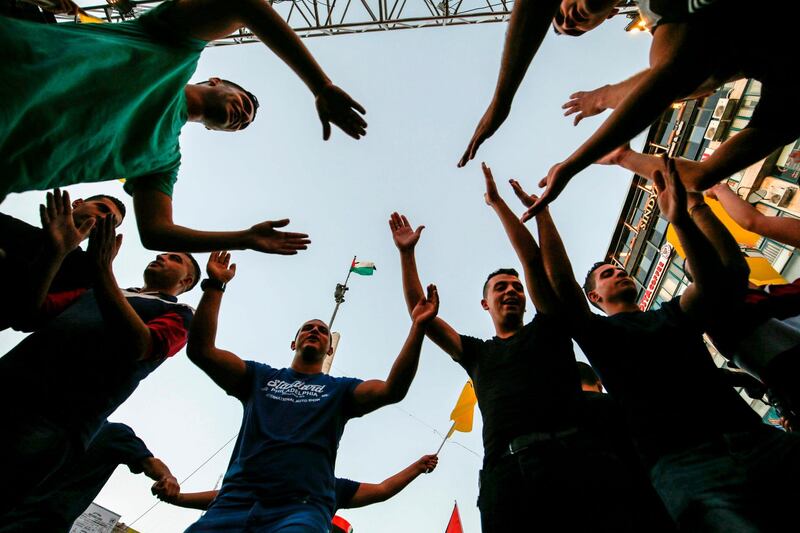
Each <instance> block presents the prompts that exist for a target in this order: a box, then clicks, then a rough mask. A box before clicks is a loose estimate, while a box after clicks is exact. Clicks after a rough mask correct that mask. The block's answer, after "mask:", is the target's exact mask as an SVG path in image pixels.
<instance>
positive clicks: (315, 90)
mask: <svg viewBox="0 0 800 533" xmlns="http://www.w3.org/2000/svg"><path fill="white" fill-rule="evenodd" d="M332 85H333V82H332V81H331V79H330V78H329V77H328V76H326V75H325V73H323V72H320V73H319V75H318V76H317V77H316V79H315V80H313V81H311V82H310V83H309V85H308V87H309V89H311V93H312V94H313V95H314V98H316V97H318V96H319V95H320V93H321V92H322V91H324V90H325V89H327V88H328V87H330V86H332Z"/></svg>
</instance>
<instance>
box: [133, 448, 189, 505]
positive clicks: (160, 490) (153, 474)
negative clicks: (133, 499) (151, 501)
mask: <svg viewBox="0 0 800 533" xmlns="http://www.w3.org/2000/svg"><path fill="white" fill-rule="evenodd" d="M141 466H142V472H143V473H144V475H146V476H147V477H149V478H150V479H152V480H154V481H155V483H153V486H152V488H151V489H150V491H151V492H152V493H153V495H155V496H157V497H158V498H159V499H160V500H164V501H169V500H170V499H173V498H175V497H176V496H177V495H178V494H179V493H180V491H181V486H180V485H179V484H178V480H177V479H175V476H173V475H172V472H170V470H169V467H168V466H167V465H165V464H164V462H163V461H161V459H157V458H155V457H148V458H147V459H144V460H143V461H142V465H141Z"/></svg>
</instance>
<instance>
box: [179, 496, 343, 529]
mask: <svg viewBox="0 0 800 533" xmlns="http://www.w3.org/2000/svg"><path fill="white" fill-rule="evenodd" d="M330 527H331V516H329V515H328V513H327V512H326V511H325V510H323V509H322V508H321V507H319V506H317V505H314V504H311V503H292V504H289V505H282V506H280V507H264V506H263V505H261V504H260V503H258V502H256V503H255V504H253V505H252V506H251V507H214V506H212V507H211V509H209V510H208V512H207V513H206V514H204V515H203V516H202V517H201V518H200V520H198V521H197V522H195V523H194V524H192V525H191V526H189V528H188V529H187V530H186V533H211V532H219V533H222V532H226V533H235V532H243V533H329V531H330Z"/></svg>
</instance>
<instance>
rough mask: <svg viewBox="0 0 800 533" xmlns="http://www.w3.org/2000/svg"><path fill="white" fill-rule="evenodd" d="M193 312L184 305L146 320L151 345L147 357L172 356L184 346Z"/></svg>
mask: <svg viewBox="0 0 800 533" xmlns="http://www.w3.org/2000/svg"><path fill="white" fill-rule="evenodd" d="M192 316H193V313H192V312H191V311H190V310H189V308H187V307H185V306H178V309H176V310H172V311H169V312H167V313H164V314H163V315H159V316H158V317H156V318H154V319H152V320H150V321H149V322H147V327H148V329H150V338H151V339H152V340H153V345H152V348H151V350H150V355H149V357H148V359H163V358H166V357H172V356H173V355H175V354H176V353H178V352H179V351H180V350H181V348H183V347H184V346H186V341H187V339H188V338H189V324H190V323H191V321H192Z"/></svg>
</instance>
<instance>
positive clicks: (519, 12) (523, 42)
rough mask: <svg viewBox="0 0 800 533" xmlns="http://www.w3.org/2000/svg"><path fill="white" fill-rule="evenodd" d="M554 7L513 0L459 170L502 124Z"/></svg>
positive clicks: (547, 0) (552, 2)
mask: <svg viewBox="0 0 800 533" xmlns="http://www.w3.org/2000/svg"><path fill="white" fill-rule="evenodd" d="M558 4H559V0H517V1H516V2H515V3H514V9H513V10H512V12H511V20H510V21H509V22H508V30H507V31H506V41H505V45H504V46H503V57H502V59H501V62H500V74H499V75H498V77H497V86H496V88H495V90H494V97H493V98H492V102H491V103H490V104H489V108H488V109H487V110H486V112H485V113H484V115H483V118H481V120H480V122H478V126H477V128H475V133H474V134H473V135H472V139H471V140H470V142H469V145H468V146H467V150H466V151H465V152H464V155H463V156H461V160H460V161H459V162H458V166H459V167H463V166H464V165H466V164H467V162H469V161H470V160H471V159H473V158H474V157H475V154H476V153H477V152H478V148H479V147H480V146H481V144H483V141H485V140H486V139H488V138H489V137H491V136H492V135H494V132H495V131H497V129H498V128H499V127H500V126H501V125H502V124H503V122H505V120H506V118H507V117H508V114H509V112H510V111H511V103H512V102H513V100H514V95H515V94H516V93H517V89H518V88H519V86H520V84H521V83H522V80H523V78H525V73H526V72H527V70H528V66H529V65H530V64H531V61H533V56H535V55H536V52H537V51H538V50H539V46H541V44H542V41H543V40H544V36H545V35H546V34H547V30H548V28H549V27H550V24H551V22H552V21H553V16H554V15H555V13H556V10H557V9H558Z"/></svg>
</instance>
